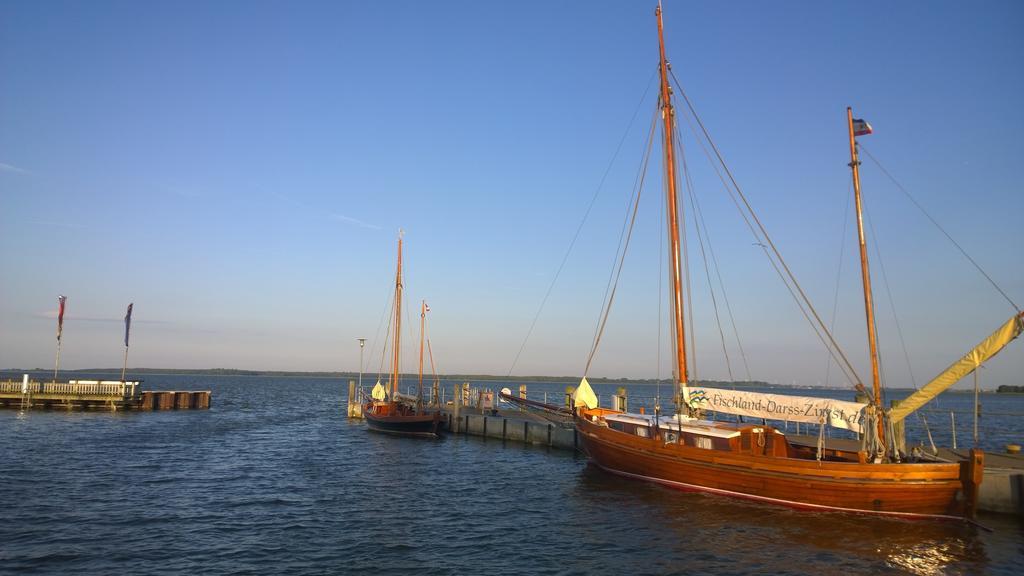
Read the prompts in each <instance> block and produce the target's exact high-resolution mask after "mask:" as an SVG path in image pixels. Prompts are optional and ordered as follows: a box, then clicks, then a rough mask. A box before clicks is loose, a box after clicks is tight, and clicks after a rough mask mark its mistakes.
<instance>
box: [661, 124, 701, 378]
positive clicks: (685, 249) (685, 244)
mask: <svg viewBox="0 0 1024 576" xmlns="http://www.w3.org/2000/svg"><path fill="white" fill-rule="evenodd" d="M673 125H675V124H674V123H673ZM676 135H678V130H677V131H676V134H674V135H673V136H676ZM680 154H681V152H680ZM684 162H685V159H684ZM673 175H674V176H675V177H676V179H677V180H676V182H675V186H676V189H677V190H678V189H680V188H681V186H679V181H678V178H679V177H678V175H676V171H673ZM667 178H668V175H667V174H665V175H664V176H663V177H662V180H663V181H664V182H666V184H667ZM664 189H665V190H668V186H667V185H666V186H665V188H664ZM684 198H685V197H684V196H683V195H681V194H680V195H678V197H677V199H676V210H677V211H678V212H679V213H680V214H681V217H680V218H679V229H680V230H679V238H680V240H681V241H682V246H681V251H682V256H683V280H684V281H685V283H686V291H685V292H684V294H683V295H684V296H685V299H686V301H685V302H684V303H683V305H684V306H685V307H686V311H685V312H686V313H685V314H684V316H683V317H684V320H685V321H686V323H687V332H686V335H687V336H689V347H690V348H689V349H690V353H689V354H688V355H687V357H686V360H687V362H686V372H687V373H686V374H680V375H679V379H680V380H681V381H683V382H690V381H694V382H696V381H698V380H699V379H700V375H699V374H700V373H699V372H698V370H697V343H696V341H695V336H694V329H693V287H692V283H691V280H690V243H689V235H688V234H687V232H686V204H685V200H684ZM686 345H687V343H685V342H684V343H683V346H686Z"/></svg>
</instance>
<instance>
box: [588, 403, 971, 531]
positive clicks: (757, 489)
mask: <svg viewBox="0 0 1024 576" xmlns="http://www.w3.org/2000/svg"><path fill="white" fill-rule="evenodd" d="M576 427H577V431H578V432H579V438H580V440H581V443H582V445H583V448H584V450H585V451H586V452H587V454H588V455H589V456H590V458H591V460H592V461H593V462H594V463H595V464H597V465H598V466H599V467H600V468H602V469H604V470H607V471H609V472H612V473H615V474H618V475H621V476H626V477H630V478H635V479H640V480H646V481H650V482H656V483H659V484H663V485H666V486H670V487H672V488H677V489H681V490H689V491H700V492H709V493H715V494H721V495H726V496H732V497H739V498H745V499H751V500H758V501H762V502H768V503H772V504H779V505H784V506H788V507H791V508H798V509H809V510H828V511H844V512H856V513H870V514H882V515H893V516H906V517H940V518H957V517H960V516H961V515H963V514H964V511H965V506H964V503H965V501H966V500H967V499H966V498H964V497H963V487H964V483H963V482H962V480H961V478H962V475H963V474H966V471H965V470H964V467H965V465H964V464H962V463H914V464H909V463H908V464H873V463H859V462H829V461H820V462H819V461H817V460H805V459H801V458H791V457H779V456H773V455H770V454H759V455H757V454H743V453H741V452H735V451H725V450H708V449H704V448H698V447H695V446H686V445H681V444H672V443H665V442H663V441H662V439H661V437H660V436H659V437H655V438H642V437H638V436H635V435H632V434H628V433H623V432H620V431H617V430H612V429H610V428H608V427H607V426H602V425H601V424H600V423H599V422H592V421H588V420H586V419H584V418H577V420H576Z"/></svg>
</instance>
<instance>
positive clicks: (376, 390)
mask: <svg viewBox="0 0 1024 576" xmlns="http://www.w3.org/2000/svg"><path fill="white" fill-rule="evenodd" d="M370 397H371V398H373V399H374V400H380V401H384V400H387V398H388V391H387V389H386V388H384V385H383V384H381V383H380V380H377V383H376V384H375V385H374V386H373V390H371V391H370Z"/></svg>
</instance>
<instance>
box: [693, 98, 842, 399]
mask: <svg viewBox="0 0 1024 576" xmlns="http://www.w3.org/2000/svg"><path fill="white" fill-rule="evenodd" d="M687 124H688V125H689V126H690V129H691V131H693V133H694V135H696V134H697V130H696V128H694V126H693V124H692V121H691V119H690V118H689V117H687ZM697 141H698V143H700V145H701V149H702V150H703V151H704V154H705V155H706V156H707V158H708V160H709V161H710V162H711V167H712V169H714V171H715V173H716V174H717V175H718V178H719V180H721V182H722V187H723V188H725V190H726V192H727V193H728V194H729V198H730V200H732V202H733V204H734V205H735V206H736V210H737V211H738V212H739V214H740V217H741V218H743V221H744V222H745V223H746V225H747V228H748V229H749V230H750V233H751V235H753V236H754V239H755V240H756V241H757V242H755V245H756V246H760V247H761V249H762V250H764V253H765V257H766V258H767V259H768V261H769V263H770V264H771V265H772V268H773V269H774V270H775V273H776V275H778V277H779V280H781V281H782V283H783V285H784V286H785V287H786V290H788V291H789V294H790V296H791V297H792V298H793V302H794V303H795V304H796V305H797V308H799V309H800V313H801V314H803V315H804V318H805V319H806V320H807V323H808V324H809V325H810V327H811V330H813V331H814V333H815V335H816V336H817V337H818V339H819V340H821V342H822V344H823V345H824V347H825V349H826V351H828V353H829V354H831V355H832V356H833V357H835V358H836V360H837V362H836V363H837V364H838V365H839V367H840V369H842V370H843V373H844V375H845V376H846V378H847V380H850V381H851V383H856V382H860V377H859V376H858V375H857V373H856V371H855V370H854V369H853V366H852V365H851V364H850V363H849V361H848V360H847V361H845V362H840V361H839V360H846V358H845V356H844V355H843V353H842V350H841V349H839V345H838V344H837V343H836V342H835V339H834V338H832V335H831V333H829V332H827V331H826V334H827V335H828V338H827V339H826V338H825V337H824V336H822V334H821V332H820V330H819V325H820V326H821V328H824V325H823V324H815V322H814V320H813V319H812V317H811V315H810V314H809V313H808V311H807V310H806V309H805V303H804V301H802V300H801V299H800V297H799V296H798V294H797V292H796V291H795V290H794V288H793V287H792V286H791V285H790V282H791V281H795V279H794V278H791V277H787V276H786V275H785V274H784V273H783V271H782V269H780V268H779V266H778V264H777V263H776V260H775V258H773V257H772V255H771V253H770V252H769V251H768V249H767V247H766V246H765V244H764V242H761V239H762V236H761V235H760V234H759V233H758V231H757V229H755V228H754V225H753V224H752V223H751V221H750V218H749V217H748V215H747V213H746V212H745V211H744V209H743V206H742V205H741V204H740V203H739V201H738V200H737V199H736V194H735V192H734V191H733V189H732V187H731V186H730V185H729V183H728V182H727V181H726V179H725V177H724V176H723V175H722V172H721V170H719V169H718V166H717V165H716V164H715V162H714V160H713V159H712V158H711V153H710V152H709V151H708V149H707V147H706V146H705V145H704V142H702V141H701V140H700V139H699V138H698V139H697ZM723 167H724V165H723ZM751 215H753V214H751ZM783 264H784V263H783ZM819 320H820V319H819ZM830 342H831V345H830Z"/></svg>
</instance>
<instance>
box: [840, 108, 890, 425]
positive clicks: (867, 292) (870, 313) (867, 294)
mask: <svg viewBox="0 0 1024 576" xmlns="http://www.w3.org/2000/svg"><path fill="white" fill-rule="evenodd" d="M846 125H847V128H848V129H849V132H850V169H851V170H853V198H854V203H855V204H856V205H857V237H858V239H859V240H860V270H861V277H862V278H863V282H864V314H865V315H866V316H867V321H868V350H869V352H870V354H871V384H872V390H873V391H874V395H875V407H876V408H877V409H878V410H877V412H878V440H879V442H881V443H883V444H884V443H885V426H884V423H883V422H882V417H881V416H882V384H881V381H880V379H879V376H878V338H877V336H876V332H875V308H874V304H873V302H872V298H871V272H870V271H869V270H868V246H867V243H866V242H865V240H864V216H863V211H862V209H861V199H860V160H858V159H857V139H856V136H855V135H854V133H853V109H852V108H850V107H849V106H848V107H847V108H846Z"/></svg>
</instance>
